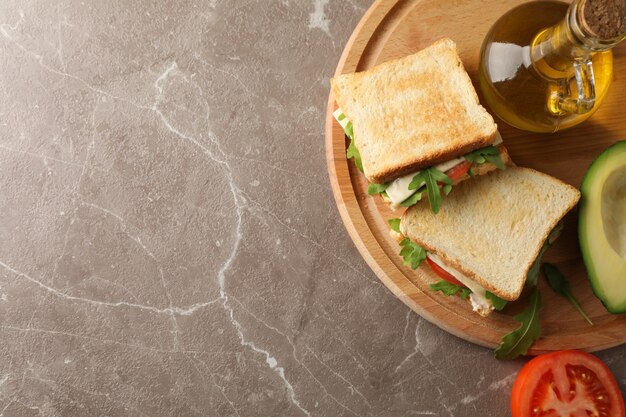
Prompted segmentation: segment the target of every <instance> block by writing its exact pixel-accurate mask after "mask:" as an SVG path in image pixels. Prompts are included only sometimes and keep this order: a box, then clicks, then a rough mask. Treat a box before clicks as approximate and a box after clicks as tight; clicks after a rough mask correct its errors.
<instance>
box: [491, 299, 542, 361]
mask: <svg viewBox="0 0 626 417" xmlns="http://www.w3.org/2000/svg"><path fill="white" fill-rule="evenodd" d="M540 310H541V296H540V295H539V289H538V288H537V287H535V289H534V291H533V293H532V294H531V296H530V302H529V304H528V308H527V309H526V310H525V311H523V312H521V313H520V314H518V315H517V316H515V320H517V321H519V322H520V323H521V325H520V327H519V328H517V329H516V330H513V331H512V332H511V333H508V334H506V335H505V336H504V337H503V338H502V341H501V342H500V346H498V347H497V348H496V350H495V351H494V354H495V357H496V359H504V360H510V359H515V358H517V357H518V356H520V355H525V354H526V353H528V349H530V347H531V346H532V345H533V343H535V340H537V339H538V338H539V334H540V333H541V324H540V322H539V311H540Z"/></svg>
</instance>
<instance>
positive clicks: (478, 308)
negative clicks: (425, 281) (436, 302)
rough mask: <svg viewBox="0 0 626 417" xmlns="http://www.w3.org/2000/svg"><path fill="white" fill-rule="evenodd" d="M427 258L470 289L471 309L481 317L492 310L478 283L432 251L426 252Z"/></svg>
mask: <svg viewBox="0 0 626 417" xmlns="http://www.w3.org/2000/svg"><path fill="white" fill-rule="evenodd" d="M426 256H427V257H428V259H430V260H431V261H432V262H434V263H435V264H437V266H439V267H440V268H441V269H443V270H444V271H446V272H447V273H448V274H450V275H452V276H453V277H454V278H456V279H457V280H458V281H459V282H461V283H462V284H463V285H465V286H466V287H467V288H469V289H470V291H471V294H470V295H469V300H470V303H471V304H472V310H474V311H475V312H477V313H478V314H480V315H481V316H483V317H487V316H488V315H489V313H491V312H492V311H493V310H494V308H495V307H494V305H493V302H492V301H491V300H490V299H489V298H487V290H486V289H484V288H483V287H481V286H480V285H478V284H477V283H476V282H474V281H472V280H471V279H470V278H468V277H467V276H466V275H464V274H463V273H461V272H460V271H458V270H456V269H455V268H452V267H451V266H449V265H446V263H445V262H444V261H443V259H441V258H440V257H439V256H438V255H435V254H434V253H428V254H427V255H426Z"/></svg>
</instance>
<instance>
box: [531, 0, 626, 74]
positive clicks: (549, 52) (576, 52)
mask: <svg viewBox="0 0 626 417" xmlns="http://www.w3.org/2000/svg"><path fill="white" fill-rule="evenodd" d="M586 2H587V0H574V2H573V3H572V4H571V5H570V6H569V8H568V10H567V15H566V16H565V17H564V18H563V19H562V20H561V21H560V22H559V23H557V24H556V25H555V26H552V27H549V28H547V29H545V30H543V31H541V32H540V33H538V34H537V36H536V37H535V39H534V40H533V43H532V45H531V51H530V56H531V61H532V63H533V66H534V67H535V69H536V70H537V71H538V72H539V73H540V74H541V75H542V76H544V77H546V78H548V79H553V80H556V79H563V78H570V77H571V76H572V63H574V62H584V61H589V60H591V57H592V56H593V54H594V53H597V52H603V51H608V50H610V49H611V48H613V47H614V46H615V45H617V44H618V43H619V42H620V41H622V40H623V39H624V38H625V37H626V33H624V34H623V35H621V36H618V37H616V38H613V39H600V38H599V37H598V36H595V35H594V34H593V32H592V31H591V30H590V28H589V26H588V25H587V24H586V21H585V17H584V7H585V5H586Z"/></svg>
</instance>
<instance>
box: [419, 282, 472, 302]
mask: <svg viewBox="0 0 626 417" xmlns="http://www.w3.org/2000/svg"><path fill="white" fill-rule="evenodd" d="M429 287H430V289H431V290H433V291H441V293H442V294H443V295H445V296H446V297H450V296H453V295H458V296H459V297H461V298H462V299H464V300H466V299H467V298H468V297H469V295H470V294H471V293H472V291H470V289H469V288H466V287H461V286H459V285H455V284H452V283H450V282H448V281H445V280H443V279H442V280H441V281H439V282H436V283H434V284H430V285H429Z"/></svg>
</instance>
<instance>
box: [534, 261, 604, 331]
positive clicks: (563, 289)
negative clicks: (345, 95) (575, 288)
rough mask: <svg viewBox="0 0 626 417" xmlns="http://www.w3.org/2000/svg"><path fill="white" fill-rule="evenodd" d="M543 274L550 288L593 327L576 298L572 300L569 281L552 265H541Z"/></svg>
mask: <svg viewBox="0 0 626 417" xmlns="http://www.w3.org/2000/svg"><path fill="white" fill-rule="evenodd" d="M543 273H544V275H545V276H546V280H547V281H548V284H549V285H550V288H552V289H553V290H554V292H556V293H557V294H559V295H560V296H562V297H565V298H566V299H567V301H569V302H570V304H571V305H572V306H573V307H574V308H575V309H576V311H578V312H579V313H580V315H581V316H583V318H584V319H585V320H586V321H587V323H589V324H590V325H592V326H593V322H592V321H591V319H590V318H589V316H587V314H585V311H584V310H583V308H582V307H581V306H580V304H579V303H578V301H577V300H576V298H574V296H573V295H572V292H571V290H570V286H569V281H568V280H567V279H566V278H565V277H564V276H563V274H562V273H561V271H559V269H558V268H557V267H556V266H554V265H552V264H543Z"/></svg>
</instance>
